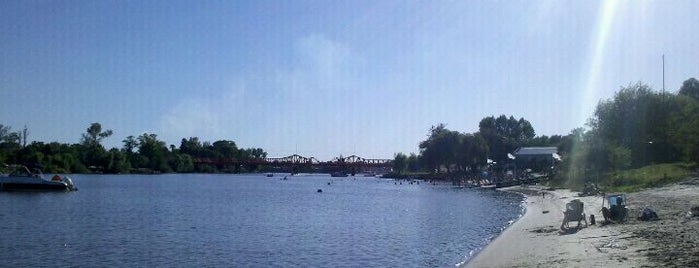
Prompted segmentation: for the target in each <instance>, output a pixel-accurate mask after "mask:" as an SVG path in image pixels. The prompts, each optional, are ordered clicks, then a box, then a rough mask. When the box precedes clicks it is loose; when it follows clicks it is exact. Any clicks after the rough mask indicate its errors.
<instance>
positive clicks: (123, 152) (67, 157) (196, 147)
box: [0, 123, 267, 173]
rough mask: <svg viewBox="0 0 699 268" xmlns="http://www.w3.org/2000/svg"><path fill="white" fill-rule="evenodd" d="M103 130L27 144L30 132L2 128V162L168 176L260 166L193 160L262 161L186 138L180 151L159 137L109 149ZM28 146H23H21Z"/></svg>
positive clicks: (230, 145)
mask: <svg viewBox="0 0 699 268" xmlns="http://www.w3.org/2000/svg"><path fill="white" fill-rule="evenodd" d="M112 133H113V132H112V130H102V125H100V124H99V123H92V124H91V125H90V127H89V128H87V131H86V133H84V134H82V138H81V139H80V143H76V144H66V143H58V142H51V143H44V142H38V141H35V142H32V143H30V144H26V136H27V130H26V127H25V129H24V130H23V131H21V132H13V131H12V129H11V128H10V127H9V126H4V125H1V124H0V163H2V164H3V165H6V164H23V165H27V166H31V167H36V168H40V169H42V170H44V171H45V172H50V173H93V172H94V173H168V172H249V171H255V170H256V169H257V167H256V166H213V165H204V164H201V165H195V164H194V163H193V159H195V158H217V159H218V158H225V159H238V160H247V159H251V158H264V157H266V156H267V153H266V152H265V151H264V150H262V149H260V148H249V149H242V148H238V147H237V146H236V144H235V142H233V141H229V140H219V141H215V142H214V143H210V142H200V141H199V139H198V138H197V137H190V138H188V139H182V141H181V143H180V146H179V148H178V147H175V145H170V146H169V147H168V146H167V145H166V144H165V142H164V141H161V140H158V138H157V135H156V134H149V133H144V134H142V135H140V136H138V137H134V136H128V137H126V139H124V140H123V141H122V142H123V147H122V148H121V149H117V148H112V149H110V150H106V149H105V148H104V146H102V144H101V142H102V140H104V139H105V138H108V137H110V136H111V135H112ZM23 141H24V142H23Z"/></svg>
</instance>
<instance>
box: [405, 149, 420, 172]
mask: <svg viewBox="0 0 699 268" xmlns="http://www.w3.org/2000/svg"><path fill="white" fill-rule="evenodd" d="M407 161H408V171H410V172H417V171H418V170H420V164H419V159H418V156H417V155H416V154H414V153H411V154H410V156H408V160H407Z"/></svg>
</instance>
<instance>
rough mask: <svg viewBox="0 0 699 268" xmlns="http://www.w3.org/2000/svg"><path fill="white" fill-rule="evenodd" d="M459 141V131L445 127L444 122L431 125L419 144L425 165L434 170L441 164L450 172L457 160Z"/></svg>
mask: <svg viewBox="0 0 699 268" xmlns="http://www.w3.org/2000/svg"><path fill="white" fill-rule="evenodd" d="M459 143H460V134H459V132H456V131H451V130H449V129H447V128H446V125H444V124H438V125H437V126H432V127H431V128H430V133H429V135H428V137H427V140H425V141H423V142H421V143H420V145H419V147H420V155H421V157H422V159H423V161H424V164H425V166H426V167H428V168H430V169H431V170H435V169H438V168H439V167H440V166H442V165H443V166H445V167H446V168H447V172H450V171H451V169H452V165H456V164H457V162H458V161H457V158H456V155H457V148H458V145H459Z"/></svg>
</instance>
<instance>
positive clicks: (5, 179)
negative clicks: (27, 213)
mask: <svg viewBox="0 0 699 268" xmlns="http://www.w3.org/2000/svg"><path fill="white" fill-rule="evenodd" d="M77 190H78V188H77V187H75V185H74V184H73V180H71V179H70V178H69V177H68V176H63V177H61V176H58V175H55V176H53V177H52V178H51V180H47V179H44V177H43V175H42V174H41V171H38V170H36V171H35V172H31V171H29V169H28V168H27V167H25V166H15V167H14V170H12V172H10V173H9V174H8V175H7V176H0V191H77Z"/></svg>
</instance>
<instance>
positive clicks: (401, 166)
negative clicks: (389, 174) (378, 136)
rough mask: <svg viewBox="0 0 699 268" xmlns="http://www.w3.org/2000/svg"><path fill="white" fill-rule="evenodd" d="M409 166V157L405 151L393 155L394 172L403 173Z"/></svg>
mask: <svg viewBox="0 0 699 268" xmlns="http://www.w3.org/2000/svg"><path fill="white" fill-rule="evenodd" d="M407 168H408V157H407V156H405V154H403V153H397V154H395V156H394V157H393V172H395V173H398V174H402V173H404V172H405V170H406V169H407Z"/></svg>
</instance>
